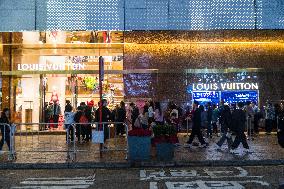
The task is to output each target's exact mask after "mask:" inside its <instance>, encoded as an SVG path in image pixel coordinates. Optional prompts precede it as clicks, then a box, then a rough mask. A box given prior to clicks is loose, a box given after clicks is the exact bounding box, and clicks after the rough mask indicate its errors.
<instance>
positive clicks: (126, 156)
mask: <svg viewBox="0 0 284 189" xmlns="http://www.w3.org/2000/svg"><path fill="white" fill-rule="evenodd" d="M123 125H124V126H125V128H126V129H125V130H126V134H125V137H126V155H125V159H126V160H127V159H128V125H127V124H125V123H123Z"/></svg>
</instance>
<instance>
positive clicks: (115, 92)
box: [15, 74, 124, 130]
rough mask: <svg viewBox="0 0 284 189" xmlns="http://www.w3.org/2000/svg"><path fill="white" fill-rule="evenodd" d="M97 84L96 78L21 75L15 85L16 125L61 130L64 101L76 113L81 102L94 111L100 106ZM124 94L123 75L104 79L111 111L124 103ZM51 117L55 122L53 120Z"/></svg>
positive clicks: (95, 75) (106, 96)
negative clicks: (50, 125)
mask: <svg viewBox="0 0 284 189" xmlns="http://www.w3.org/2000/svg"><path fill="white" fill-rule="evenodd" d="M98 82H99V81H98V74H34V75H23V76H22V77H21V78H19V79H18V81H17V89H16V102H15V105H16V115H17V116H16V120H15V121H16V122H17V123H39V122H41V123H52V122H58V123H59V124H58V125H56V128H50V127H46V126H43V127H39V126H36V125H34V126H33V127H34V128H31V127H28V126H27V127H24V128H22V129H23V130H46V129H55V130H63V122H64V116H63V115H64V110H65V105H66V101H70V102H71V105H72V107H73V111H76V108H77V107H78V106H79V104H80V103H81V102H85V103H86V104H87V105H89V106H92V107H93V109H94V110H95V109H96V108H97V104H98V102H99V87H98V86H99V84H98ZM123 90H124V85H123V75H122V74H106V75H105V77H104V82H103V98H104V99H107V101H108V103H109V104H108V106H109V107H110V108H111V107H114V106H115V105H116V104H118V103H119V102H120V101H121V100H123ZM54 107H56V108H54ZM54 115H56V116H54ZM54 117H57V118H55V120H54Z"/></svg>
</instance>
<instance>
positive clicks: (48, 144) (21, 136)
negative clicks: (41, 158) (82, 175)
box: [0, 122, 128, 161]
mask: <svg viewBox="0 0 284 189" xmlns="http://www.w3.org/2000/svg"><path fill="white" fill-rule="evenodd" d="M55 124H58V123H16V124H12V125H9V124H0V125H3V126H4V129H6V127H5V126H7V127H9V128H10V150H9V159H11V160H14V159H16V153H47V152H51V153H52V152H62V153H67V160H71V161H75V160H76V156H77V154H78V153H83V152H87V151H86V150H80V149H79V148H78V145H80V144H81V141H78V140H76V139H77V136H78V135H76V133H78V134H79V135H81V134H82V130H81V128H82V127H81V126H82V125H91V126H92V130H96V131H98V130H103V131H104V130H105V129H107V130H108V131H109V132H107V133H108V136H106V138H107V139H110V138H111V134H112V135H113V138H114V139H115V140H114V142H115V143H114V148H111V147H110V146H108V147H107V149H104V148H102V147H103V146H102V144H100V147H99V149H98V150H97V151H96V152H99V153H100V154H101V153H102V152H107V151H125V152H126V157H125V158H126V159H127V154H128V141H127V138H128V125H127V124H125V123H123V122H102V123H100V124H99V123H98V122H92V123H84V124H82V123H74V124H71V125H69V126H68V127H67V128H66V129H65V130H66V133H65V134H66V138H65V136H64V138H62V135H58V134H52V135H49V134H48V133H49V132H48V131H47V132H46V131H40V130H39V128H43V127H46V126H51V125H55ZM118 124H120V125H121V126H122V130H123V131H124V132H125V138H126V145H124V146H123V148H121V147H118V145H117V133H116V130H117V125H118ZM100 125H101V126H100ZM37 126H38V127H37ZM65 126H66V125H65ZM76 126H77V127H76ZM71 127H72V128H73V133H71V134H72V135H73V140H72V141H70V139H69V130H70V128H71ZM111 127H113V129H114V130H112V131H114V133H111V132H110V128H111ZM16 128H18V129H17V130H16ZM28 128H29V129H28ZM76 129H77V130H76ZM78 129H79V130H78ZM5 134H6V132H5V131H4V133H3V135H4V137H3V140H4V142H5ZM92 138H93V137H91V140H92ZM59 142H61V143H62V142H64V143H65V142H66V143H67V145H66V146H65V149H64V148H63V149H62V147H64V145H61V146H60V145H58V143H59ZM92 152H93V151H92Z"/></svg>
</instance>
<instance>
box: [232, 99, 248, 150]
mask: <svg viewBox="0 0 284 189" xmlns="http://www.w3.org/2000/svg"><path fill="white" fill-rule="evenodd" d="M242 108H243V103H242V102H239V103H238V109H236V110H234V111H233V113H232V123H233V124H234V127H235V130H236V138H235V140H234V142H233V144H232V149H231V150H230V152H231V153H236V149H237V148H238V146H239V145H240V143H242V144H243V147H244V148H245V152H250V150H249V146H248V143H247V138H246V135H245V127H246V113H245V111H244V110H243V109H242Z"/></svg>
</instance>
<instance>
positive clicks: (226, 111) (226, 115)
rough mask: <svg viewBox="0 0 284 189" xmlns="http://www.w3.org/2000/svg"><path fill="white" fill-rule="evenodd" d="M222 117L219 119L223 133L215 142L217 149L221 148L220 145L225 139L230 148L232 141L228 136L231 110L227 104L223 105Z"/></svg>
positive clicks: (230, 129)
mask: <svg viewBox="0 0 284 189" xmlns="http://www.w3.org/2000/svg"><path fill="white" fill-rule="evenodd" d="M220 116H221V117H222V119H221V121H222V122H221V123H220V124H221V125H223V131H224V132H223V133H222V136H221V138H220V140H219V141H218V142H217V143H216V148H217V150H219V149H220V148H221V146H222V145H223V144H224V142H225V141H226V140H227V142H228V147H229V148H230V147H231V145H232V143H233V141H232V137H231V136H230V134H229V132H230V131H232V127H231V125H232V115H231V110H230V107H229V106H228V105H225V106H224V107H223V111H222V112H221V115H220Z"/></svg>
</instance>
